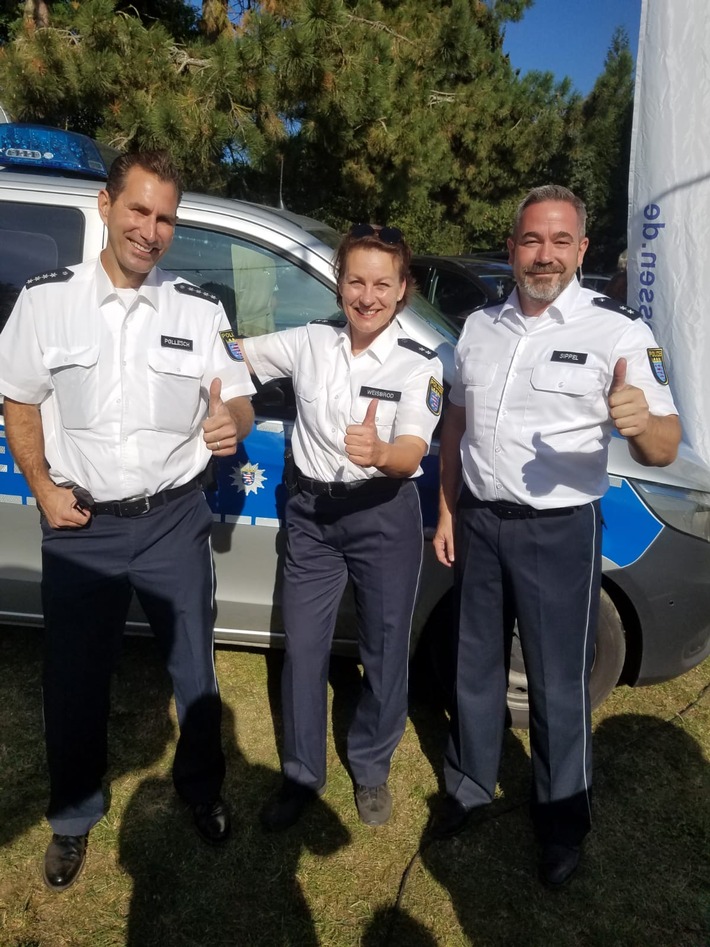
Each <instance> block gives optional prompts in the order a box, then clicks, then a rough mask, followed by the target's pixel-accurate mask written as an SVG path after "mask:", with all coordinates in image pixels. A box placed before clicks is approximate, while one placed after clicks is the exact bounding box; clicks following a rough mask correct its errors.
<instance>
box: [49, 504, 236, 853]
mask: <svg viewBox="0 0 710 947" xmlns="http://www.w3.org/2000/svg"><path fill="white" fill-rule="evenodd" d="M211 526H212V514H211V512H210V509H209V507H208V506H207V503H206V502H205V498H204V495H203V494H202V493H201V492H200V491H199V490H197V489H196V490H194V491H192V492H191V493H189V494H187V495H185V496H182V497H179V498H176V499H174V500H172V501H171V502H169V503H167V504H166V505H165V506H160V507H157V508H156V509H154V510H151V511H150V512H149V513H146V514H144V515H142V516H136V517H131V518H122V517H116V516H111V515H100V516H96V517H94V518H93V519H92V520H91V522H90V523H89V525H88V526H86V527H84V528H82V529H78V530H71V529H67V530H64V529H61V530H56V529H51V528H50V527H49V526H48V525H47V523H46V522H44V521H43V524H42V532H43V542H42V563H43V574H42V597H43V605H44V618H45V628H46V631H45V664H44V677H43V700H44V718H45V738H46V744H47V760H48V764H49V775H50V802H49V809H48V812H47V818H48V819H49V822H50V825H51V826H52V829H53V830H54V831H55V832H57V833H59V834H62V835H83V834H84V833H85V832H88V831H89V829H90V828H91V827H92V826H93V825H95V824H96V823H97V822H98V821H99V819H101V817H102V815H103V814H104V809H105V807H104V799H103V791H102V779H103V776H104V774H105V772H106V767H107V725H108V715H109V698H110V684H111V672H112V670H113V665H114V661H115V657H116V654H117V653H118V650H119V638H120V635H121V633H122V631H123V627H124V622H125V619H126V613H127V610H128V606H129V603H130V598H131V590H132V589H135V592H136V594H137V596H138V599H139V601H140V603H141V605H142V607H143V609H144V611H145V613H146V615H147V617H148V619H149V621H150V625H151V629H152V631H153V632H154V634H155V635H156V638H157V640H158V643H159V645H160V647H161V650H162V651H163V652H164V654H165V656H166V661H167V666H168V670H169V672H170V675H171V677H172V681H173V686H174V690H175V703H176V707H177V715H178V721H179V724H180V738H179V740H178V745H177V750H176V753H175V760H174V764H173V780H174V783H175V787H176V789H177V791H178V792H179V793H180V795H181V796H182V797H183V798H184V799H185V800H186V801H187V802H188V803H191V804H194V803H199V802H211V801H213V800H214V799H215V798H216V797H217V796H218V795H219V790H220V787H221V785H222V780H223V778H224V772H225V764H224V755H223V753H222V747H221V737H220V721H221V702H220V698H219V693H218V690H217V681H216V677H215V670H214V653H213V622H214V611H213V609H214V571H213V565H212V550H211V544H210V531H211ZM137 699H138V700H140V695H137Z"/></svg>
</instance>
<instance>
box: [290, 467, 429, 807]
mask: <svg viewBox="0 0 710 947" xmlns="http://www.w3.org/2000/svg"><path fill="white" fill-rule="evenodd" d="M393 486H394V488H395V490H396V484H394V485H393ZM286 524H287V530H288V532H287V535H288V542H287V549H286V562H285V569H284V586H283V599H282V601H283V616H284V626H285V630H286V658H285V662H284V670H283V677H282V698H283V721H284V745H283V771H284V775H285V776H287V777H288V778H290V779H293V780H295V781H296V782H298V783H301V784H302V785H305V786H309V787H311V788H313V789H320V788H321V787H322V786H323V785H324V784H325V780H326V738H327V719H328V706H327V685H328V663H329V658H330V648H331V642H332V638H333V632H334V629H335V622H336V616H337V613H338V606H339V603H340V599H341V597H342V595H343V592H344V590H345V586H346V583H347V580H348V576H349V577H350V579H351V580H352V584H353V588H354V593H355V603H356V614H357V623H358V644H359V647H360V660H361V661H362V665H363V671H364V675H363V689H362V692H361V695H360V698H359V702H358V705H357V709H356V711H355V716H354V719H353V721H352V725H351V727H350V731H349V734H348V743H347V752H348V762H349V765H350V769H351V775H352V777H353V779H354V781H355V782H356V783H357V784H360V785H365V786H378V785H381V784H382V783H384V782H385V780H386V779H387V777H388V775H389V769H390V761H391V758H392V754H393V753H394V750H395V748H396V746H397V744H398V743H399V741H400V739H401V737H402V734H403V732H404V727H405V724H406V719H407V668H408V654H409V635H410V631H411V621H412V613H413V610H414V603H415V599H416V594H417V587H418V584H419V573H420V570H421V561H422V546H423V540H422V518H421V509H420V506H419V494H418V491H417V488H416V487H415V485H414V483H413V482H412V481H411V480H405V481H404V482H403V483H402V485H401V487H400V488H399V490H397V491H396V492H395V493H394V495H390V494H388V495H387V496H386V497H381V496H376V497H369V498H368V497H365V498H358V497H357V493H356V492H353V493H350V494H348V495H347V497H344V498H343V499H333V498H330V497H327V496H318V497H316V496H313V495H312V494H309V493H303V492H301V493H298V494H296V495H295V496H293V497H291V498H290V499H289V501H288V503H287V507H286Z"/></svg>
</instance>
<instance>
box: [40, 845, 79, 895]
mask: <svg viewBox="0 0 710 947" xmlns="http://www.w3.org/2000/svg"><path fill="white" fill-rule="evenodd" d="M88 838H89V836H88V835H56V834H55V835H53V836H52V841H51V842H50V843H49V845H48V846H47V851H46V852H45V853H44V869H43V872H42V876H43V878H44V883H45V884H46V885H47V887H48V888H50V889H51V890H52V891H66V889H67V888H70V887H71V886H72V885H73V884H74V882H75V881H76V879H77V878H78V877H79V875H80V874H81V869H82V868H83V867H84V862H85V861H86V843H87V840H88Z"/></svg>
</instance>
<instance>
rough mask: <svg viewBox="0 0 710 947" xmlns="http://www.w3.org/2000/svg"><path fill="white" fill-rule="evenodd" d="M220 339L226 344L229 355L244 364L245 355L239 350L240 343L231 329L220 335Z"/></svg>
mask: <svg viewBox="0 0 710 947" xmlns="http://www.w3.org/2000/svg"><path fill="white" fill-rule="evenodd" d="M219 337H220V339H221V340H222V342H223V343H224V347H225V349H226V350H227V355H228V356H229V357H230V358H231V359H232V360H233V361H235V362H243V361H244V355H243V354H242V350H241V349H240V348H239V342H238V341H237V337H236V335H235V334H234V332H233V331H232V330H231V329H224V330H223V331H222V332H220V334H219Z"/></svg>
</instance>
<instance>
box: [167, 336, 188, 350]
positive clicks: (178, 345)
mask: <svg viewBox="0 0 710 947" xmlns="http://www.w3.org/2000/svg"><path fill="white" fill-rule="evenodd" d="M160 345H161V346H162V348H164V349H185V350H186V351H188V352H191V351H192V339H178V338H176V337H175V336H174V335H161V336H160Z"/></svg>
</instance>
